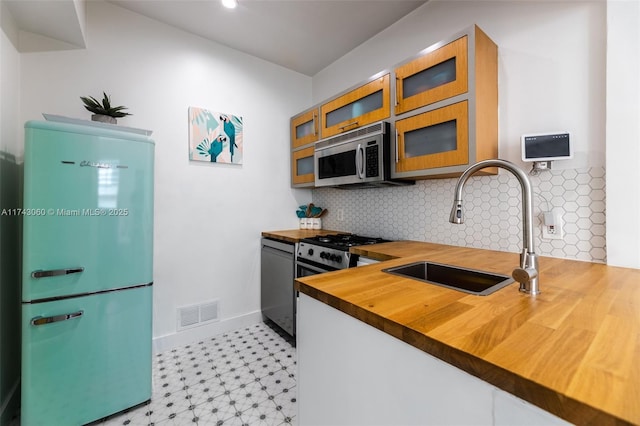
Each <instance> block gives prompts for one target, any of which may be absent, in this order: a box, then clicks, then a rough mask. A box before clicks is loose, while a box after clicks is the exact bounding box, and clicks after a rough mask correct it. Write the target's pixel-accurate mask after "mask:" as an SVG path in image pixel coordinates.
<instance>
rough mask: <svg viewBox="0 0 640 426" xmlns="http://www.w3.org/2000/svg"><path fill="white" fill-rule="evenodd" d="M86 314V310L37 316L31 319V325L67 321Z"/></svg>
mask: <svg viewBox="0 0 640 426" xmlns="http://www.w3.org/2000/svg"><path fill="white" fill-rule="evenodd" d="M82 315H84V311H78V312H72V313H70V314H62V315H54V316H52V317H42V316H40V317H35V318H33V319H32V320H31V325H44V324H50V323H52V322H60V321H66V320H70V319H74V318H80V317H81V316H82Z"/></svg>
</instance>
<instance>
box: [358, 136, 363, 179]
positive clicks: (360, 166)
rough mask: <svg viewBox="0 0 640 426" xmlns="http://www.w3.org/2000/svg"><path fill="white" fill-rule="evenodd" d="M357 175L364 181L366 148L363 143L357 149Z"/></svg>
mask: <svg viewBox="0 0 640 426" xmlns="http://www.w3.org/2000/svg"><path fill="white" fill-rule="evenodd" d="M356 173H357V174H358V177H359V178H360V179H364V148H363V147H362V144H361V143H359V144H358V148H356Z"/></svg>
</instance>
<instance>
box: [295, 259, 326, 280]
mask: <svg viewBox="0 0 640 426" xmlns="http://www.w3.org/2000/svg"><path fill="white" fill-rule="evenodd" d="M323 272H329V269H323V268H320V267H318V266H315V265H310V264H309V263H306V262H301V261H297V262H296V278H302V277H310V276H311V275H317V274H322V273H323Z"/></svg>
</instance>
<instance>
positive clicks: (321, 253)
mask: <svg viewBox="0 0 640 426" xmlns="http://www.w3.org/2000/svg"><path fill="white" fill-rule="evenodd" d="M328 258H329V253H327V252H324V251H323V252H320V259H328Z"/></svg>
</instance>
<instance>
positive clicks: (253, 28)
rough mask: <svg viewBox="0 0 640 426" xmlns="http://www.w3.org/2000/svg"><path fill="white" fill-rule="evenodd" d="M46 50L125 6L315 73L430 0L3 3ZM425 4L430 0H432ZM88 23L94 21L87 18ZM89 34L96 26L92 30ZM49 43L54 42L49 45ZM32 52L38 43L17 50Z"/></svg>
mask: <svg viewBox="0 0 640 426" xmlns="http://www.w3.org/2000/svg"><path fill="white" fill-rule="evenodd" d="M0 1H2V3H3V4H4V5H7V7H8V10H9V11H10V12H11V14H12V16H13V18H14V20H15V22H16V25H17V27H18V28H19V29H21V30H23V31H25V32H26V33H25V34H24V35H25V37H23V38H22V39H23V40H26V39H27V37H26V36H27V35H29V36H31V38H32V39H33V36H34V35H35V36H37V37H38V38H37V39H36V40H38V41H41V40H44V39H49V40H55V41H59V42H62V43H58V44H51V43H48V44H47V43H42V42H40V44H41V45H42V46H43V47H42V50H55V49H56V48H84V47H85V40H84V37H85V34H86V32H85V28H84V24H85V16H84V13H85V6H86V7H89V8H90V4H89V5H87V4H86V3H87V2H88V3H91V2H94V1H107V2H108V3H111V4H114V5H117V6H120V7H123V8H125V9H128V10H131V11H133V12H136V13H139V14H141V15H144V16H147V17H149V18H152V19H155V20H157V21H160V22H163V23H165V24H168V25H171V26H173V27H176V28H180V29H182V30H184V31H187V32H190V33H193V34H196V35H198V36H201V37H204V38H206V39H209V40H212V41H215V42H217V43H220V44H223V45H225V46H228V47H231V48H233V49H236V50H239V51H242V52H245V53H248V54H250V55H252V56H256V57H258V58H261V59H264V60H266V61H269V62H273V63H275V64H278V65H281V66H283V67H285V68H289V69H291V70H294V71H297V72H300V73H302V74H305V75H308V76H313V75H315V74H316V73H318V72H319V71H320V70H322V69H323V68H325V67H327V66H328V65H330V64H331V63H333V62H334V61H336V60H337V59H338V58H340V57H342V56H343V55H345V54H346V53H348V52H349V51H351V50H353V49H354V48H355V47H357V46H358V45H360V44H362V43H363V42H365V41H366V40H368V39H369V38H371V37H373V36H374V35H376V34H377V33H379V32H380V31H382V30H384V29H385V28H387V27H388V26H390V25H391V24H393V23H394V22H396V21H398V20H399V19H400V18H402V17H403V16H405V15H407V14H408V13H410V12H411V11H413V10H414V9H416V8H418V7H419V6H421V5H422V4H424V3H426V1H425V0H238V2H239V5H238V7H237V8H235V9H226V8H224V7H223V6H222V4H221V2H220V0H29V1H25V0H0ZM427 1H428V0H427ZM89 25H90V23H89ZM86 31H89V32H90V31H91V28H87V29H86ZM49 46H54V47H53V48H52V47H49ZM18 48H19V50H20V51H33V50H37V47H36V48H34V47H33V42H32V43H30V44H29V45H28V46H27V45H26V44H25V43H23V47H22V48H20V46H19V47H18Z"/></svg>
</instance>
